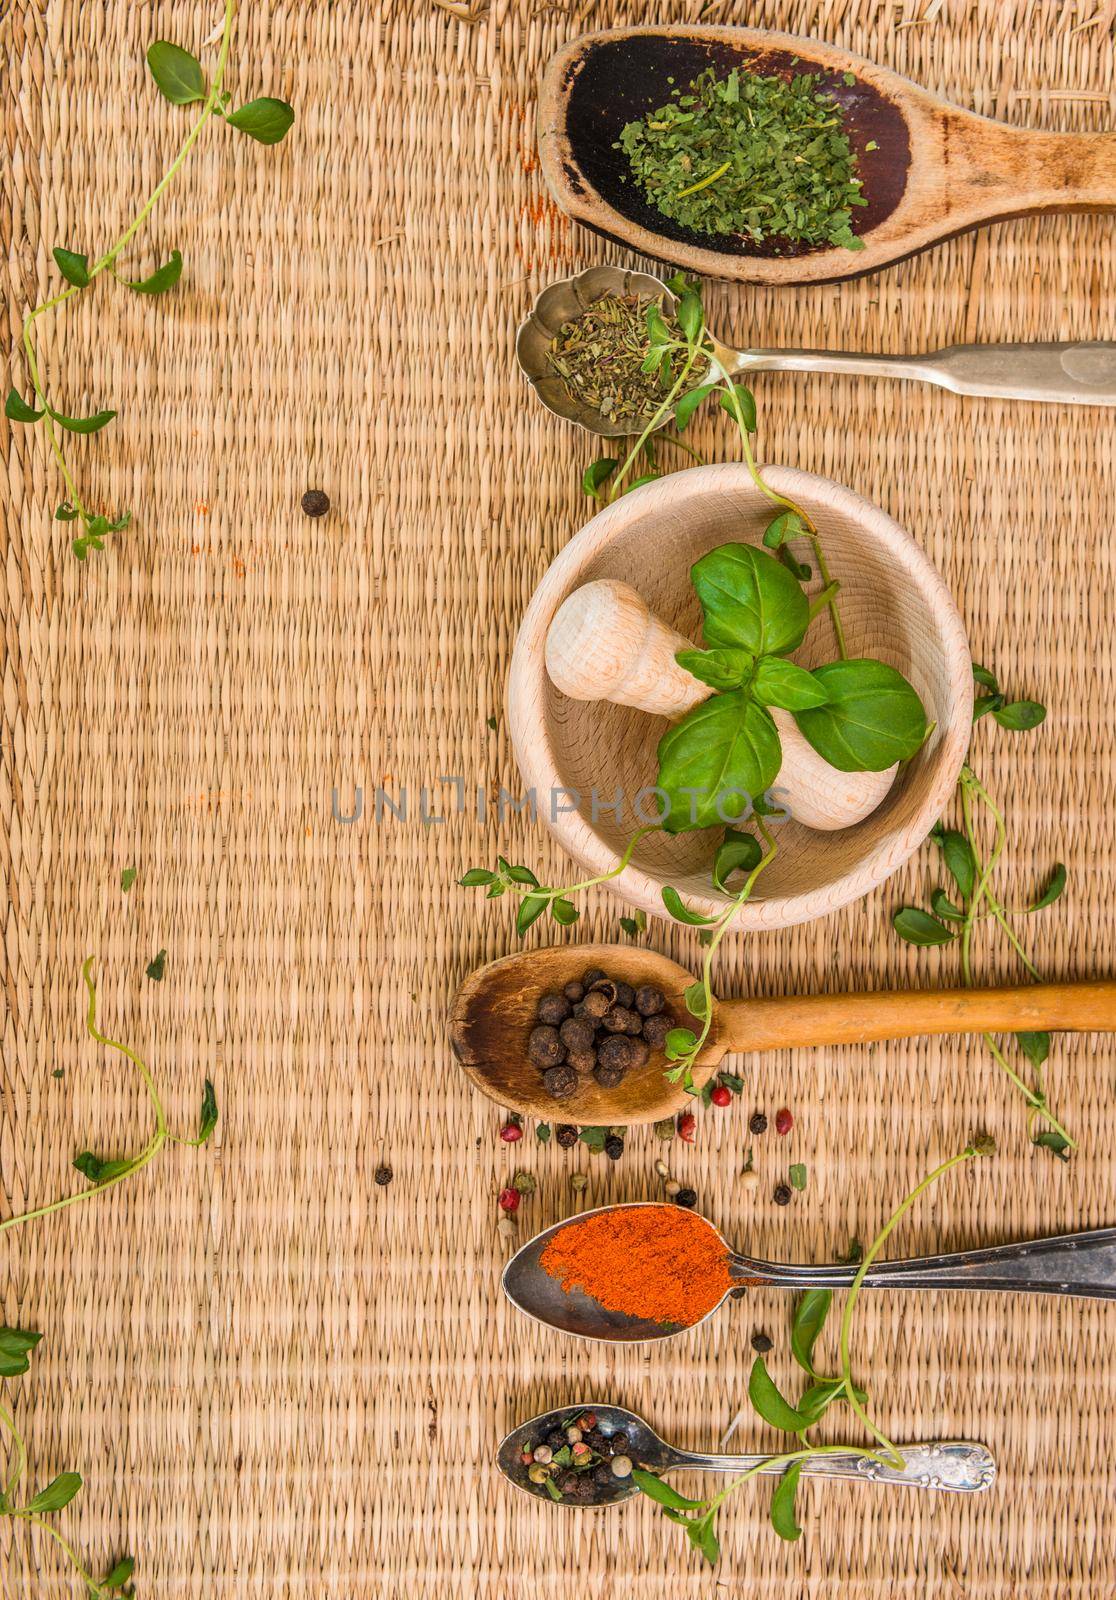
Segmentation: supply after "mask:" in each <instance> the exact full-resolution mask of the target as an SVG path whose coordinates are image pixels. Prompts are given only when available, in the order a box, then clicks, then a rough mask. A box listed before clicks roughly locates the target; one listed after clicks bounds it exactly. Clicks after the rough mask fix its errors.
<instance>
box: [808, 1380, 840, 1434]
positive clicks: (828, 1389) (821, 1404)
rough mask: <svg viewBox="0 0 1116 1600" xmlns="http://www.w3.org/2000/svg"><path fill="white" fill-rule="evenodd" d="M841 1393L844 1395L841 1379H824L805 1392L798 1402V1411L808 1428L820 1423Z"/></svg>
mask: <svg viewBox="0 0 1116 1600" xmlns="http://www.w3.org/2000/svg"><path fill="white" fill-rule="evenodd" d="M839 1393H840V1394H843V1393H844V1389H843V1387H842V1384H841V1380H840V1378H822V1379H821V1380H820V1381H819V1382H817V1383H812V1384H811V1385H810V1387H809V1388H808V1389H804V1390H803V1392H802V1394H801V1396H800V1398H799V1401H798V1409H799V1411H801V1413H802V1415H803V1416H804V1417H805V1418H806V1419H807V1426H808V1427H811V1428H812V1427H813V1426H814V1425H815V1423H817V1422H820V1420H821V1418H822V1417H823V1416H824V1415H825V1413H826V1411H827V1410H828V1409H829V1407H830V1406H831V1405H832V1404H833V1402H834V1400H835V1399H836V1398H837V1395H838V1394H839Z"/></svg>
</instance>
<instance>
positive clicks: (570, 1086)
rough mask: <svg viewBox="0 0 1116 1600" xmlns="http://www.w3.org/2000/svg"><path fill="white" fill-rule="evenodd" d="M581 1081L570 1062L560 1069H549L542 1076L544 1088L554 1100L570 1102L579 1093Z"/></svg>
mask: <svg viewBox="0 0 1116 1600" xmlns="http://www.w3.org/2000/svg"><path fill="white" fill-rule="evenodd" d="M580 1081H581V1080H580V1079H579V1078H578V1075H577V1072H576V1070H575V1069H574V1068H573V1067H571V1066H570V1064H569V1062H566V1063H565V1064H564V1065H562V1066H560V1067H548V1068H547V1069H546V1071H545V1072H544V1073H543V1076H542V1082H543V1088H544V1089H545V1090H546V1092H547V1094H548V1095H549V1096H550V1098H551V1099H552V1100H568V1099H569V1098H570V1096H571V1095H574V1094H576V1093H577V1088H578V1084H579V1083H580Z"/></svg>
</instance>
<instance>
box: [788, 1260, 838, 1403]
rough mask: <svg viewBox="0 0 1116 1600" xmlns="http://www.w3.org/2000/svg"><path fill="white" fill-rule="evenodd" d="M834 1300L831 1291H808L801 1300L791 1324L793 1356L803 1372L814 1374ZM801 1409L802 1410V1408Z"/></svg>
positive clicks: (812, 1375)
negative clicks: (820, 1338)
mask: <svg viewBox="0 0 1116 1600" xmlns="http://www.w3.org/2000/svg"><path fill="white" fill-rule="evenodd" d="M832 1300H833V1291H832V1290H831V1289H808V1290H807V1291H806V1293H805V1294H804V1295H803V1296H802V1298H801V1299H800V1300H799V1302H798V1304H797V1306H796V1307H795V1311H794V1321H793V1322H792V1323H791V1355H793V1357H794V1359H795V1360H796V1361H797V1362H798V1365H799V1366H800V1367H801V1368H802V1370H803V1372H808V1373H809V1374H810V1376H811V1377H814V1376H815V1373H814V1346H815V1344H816V1343H817V1340H818V1335H819V1333H821V1331H822V1328H823V1327H824V1326H825V1319H826V1317H827V1316H828V1315H829V1307H830V1304H831V1302H832ZM800 1409H801V1408H800Z"/></svg>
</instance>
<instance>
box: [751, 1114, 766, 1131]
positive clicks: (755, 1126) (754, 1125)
mask: <svg viewBox="0 0 1116 1600" xmlns="http://www.w3.org/2000/svg"><path fill="white" fill-rule="evenodd" d="M748 1132H749V1133H766V1132H767V1118H766V1117H765V1116H764V1114H763V1112H762V1111H753V1112H752V1115H751V1116H750V1117H749V1118H748Z"/></svg>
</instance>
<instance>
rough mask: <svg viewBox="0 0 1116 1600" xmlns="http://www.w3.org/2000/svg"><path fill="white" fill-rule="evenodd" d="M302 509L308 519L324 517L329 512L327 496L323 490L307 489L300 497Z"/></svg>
mask: <svg viewBox="0 0 1116 1600" xmlns="http://www.w3.org/2000/svg"><path fill="white" fill-rule="evenodd" d="M302 509H303V511H305V513H306V515H307V516H308V517H324V516H325V514H326V512H327V511H328V510H329V495H328V494H326V492H325V490H324V489H307V491H306V493H305V494H304V495H303V497H302Z"/></svg>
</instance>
